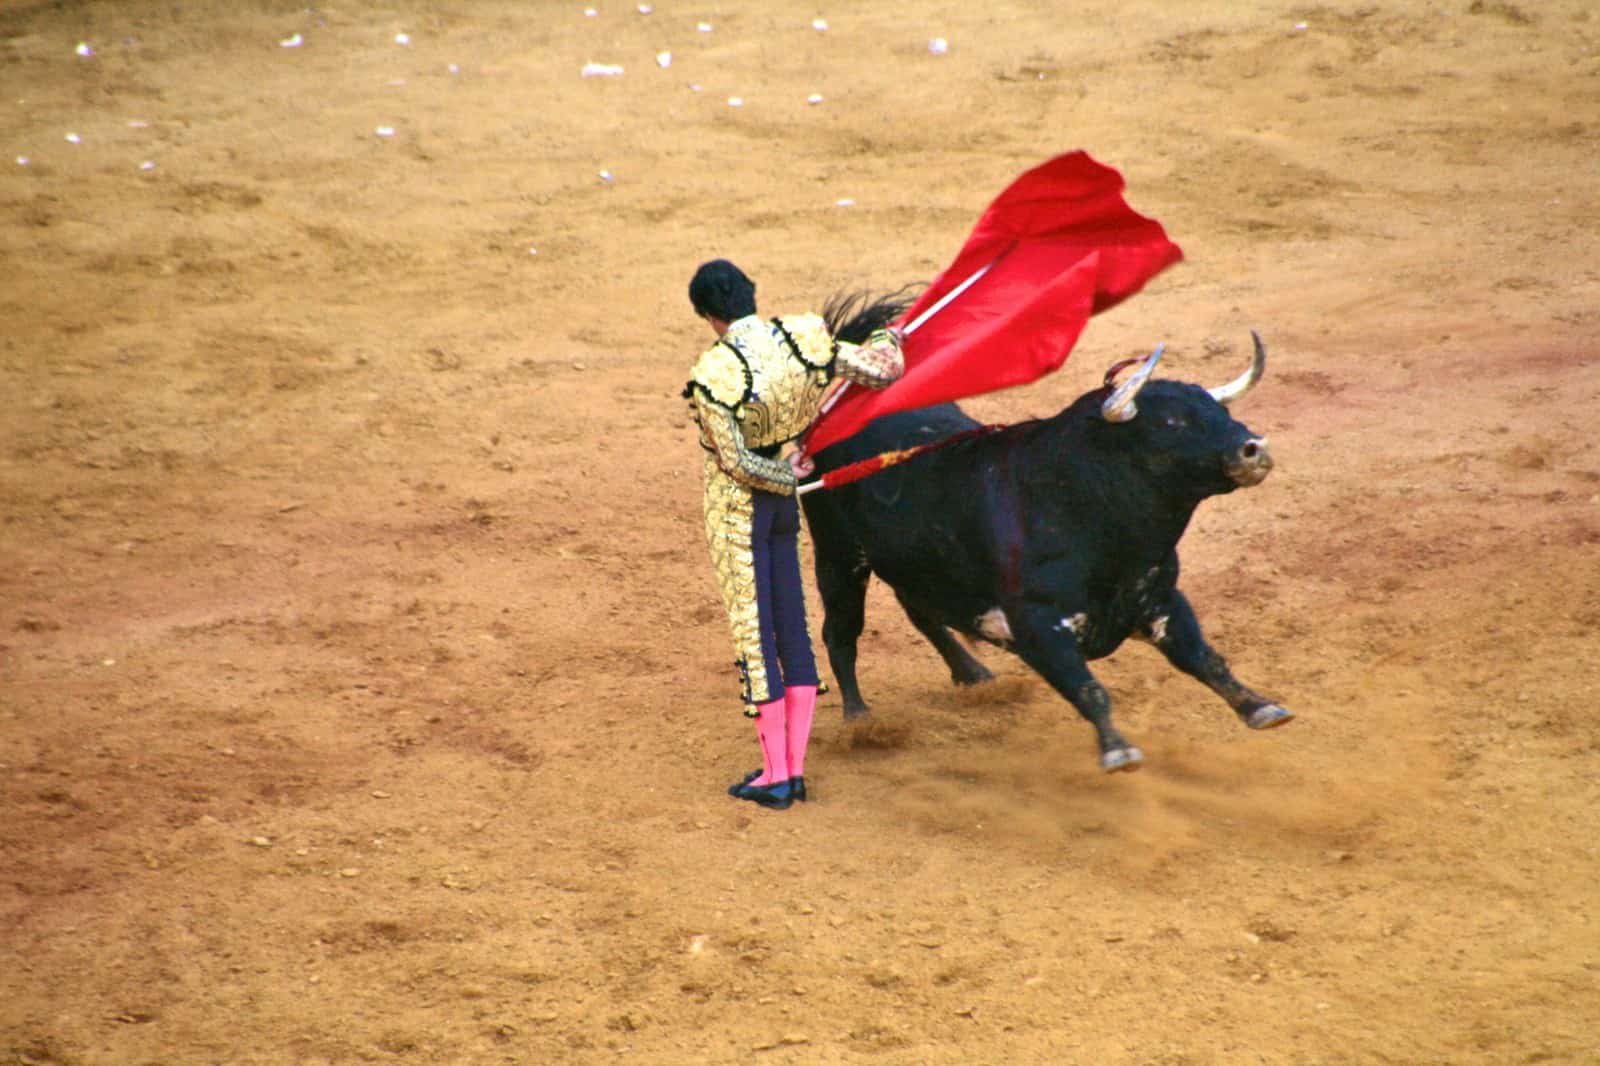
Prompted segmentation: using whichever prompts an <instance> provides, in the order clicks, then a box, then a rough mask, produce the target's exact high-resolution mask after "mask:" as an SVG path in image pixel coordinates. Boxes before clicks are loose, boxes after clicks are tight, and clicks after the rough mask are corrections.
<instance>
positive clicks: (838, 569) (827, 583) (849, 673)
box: [816, 546, 872, 720]
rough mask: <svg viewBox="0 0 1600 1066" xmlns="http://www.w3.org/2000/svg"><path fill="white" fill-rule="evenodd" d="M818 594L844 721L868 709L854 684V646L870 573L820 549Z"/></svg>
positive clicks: (824, 639) (864, 611)
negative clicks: (841, 701) (820, 599)
mask: <svg viewBox="0 0 1600 1066" xmlns="http://www.w3.org/2000/svg"><path fill="white" fill-rule="evenodd" d="M816 571H817V592H818V593H819V594H820V595H821V597H822V644H823V646H824V647H826V648H827V649H828V666H829V667H830V668H832V670H833V677H834V680H836V681H837V682H839V696H840V698H841V699H842V700H843V701H844V716H845V718H846V720H848V719H851V718H857V717H860V716H861V715H863V714H866V713H867V711H869V710H871V708H870V707H868V706H867V702H866V700H864V699H862V698H861V688H860V686H859V685H858V684H857V683H856V644H857V642H858V641H859V640H860V639H861V630H862V629H863V628H864V627H865V625H866V616H867V580H868V578H870V577H871V576H872V571H871V570H869V569H868V568H867V566H866V565H865V563H863V562H861V561H860V560H859V559H849V560H846V559H841V558H839V557H838V555H837V554H835V553H826V552H824V551H823V550H822V549H821V547H820V546H819V548H818V551H817V556H816Z"/></svg>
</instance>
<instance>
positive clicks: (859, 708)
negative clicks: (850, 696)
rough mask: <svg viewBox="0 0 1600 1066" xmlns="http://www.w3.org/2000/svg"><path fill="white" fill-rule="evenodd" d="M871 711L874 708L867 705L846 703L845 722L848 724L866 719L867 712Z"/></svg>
mask: <svg viewBox="0 0 1600 1066" xmlns="http://www.w3.org/2000/svg"><path fill="white" fill-rule="evenodd" d="M870 710H872V708H871V707H868V706H867V705H866V704H865V703H855V704H851V703H846V704H845V705H844V720H845V721H847V722H854V721H856V720H858V719H861V718H865V717H866V716H867V712H868V711H870Z"/></svg>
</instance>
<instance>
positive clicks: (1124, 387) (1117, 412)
mask: <svg viewBox="0 0 1600 1066" xmlns="http://www.w3.org/2000/svg"><path fill="white" fill-rule="evenodd" d="M1166 350H1167V346H1166V344H1165V343H1162V344H1158V345H1156V350H1155V351H1153V352H1151V353H1150V357H1149V358H1148V359H1146V360H1144V362H1142V363H1140V364H1139V369H1137V370H1135V371H1134V372H1133V376H1132V377H1130V378H1129V379H1128V380H1127V381H1124V382H1123V383H1122V384H1121V385H1119V386H1117V390H1116V391H1115V392H1113V393H1112V394H1111V395H1110V396H1107V397H1106V399H1105V402H1104V403H1102V404H1101V405H1100V417H1102V418H1104V419H1105V420H1106V421H1107V422H1127V421H1128V420H1130V419H1131V418H1133V416H1134V415H1136V414H1138V413H1139V408H1138V406H1137V405H1136V404H1135V403H1134V402H1133V401H1134V397H1136V396H1138V395H1139V390H1140V389H1142V388H1144V383H1145V382H1147V381H1149V380H1150V375H1151V374H1152V373H1154V372H1155V369H1156V364H1157V363H1159V362H1160V361H1161V353H1162V352H1164V351H1166ZM1118 369H1119V367H1112V368H1111V373H1108V374H1107V375H1106V377H1107V378H1110V377H1111V376H1112V374H1115V373H1116V371H1117V370H1118ZM1107 384H1110V382H1109V381H1108V382H1107Z"/></svg>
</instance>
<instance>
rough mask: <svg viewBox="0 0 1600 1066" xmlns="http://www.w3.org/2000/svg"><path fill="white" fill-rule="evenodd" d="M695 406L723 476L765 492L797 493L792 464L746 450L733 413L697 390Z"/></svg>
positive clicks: (786, 494)
mask: <svg viewBox="0 0 1600 1066" xmlns="http://www.w3.org/2000/svg"><path fill="white" fill-rule="evenodd" d="M694 405H695V417H696V418H697V419H699V421H700V428H701V430H702V431H703V438H704V439H705V440H706V441H707V442H708V443H709V444H710V445H711V450H712V451H713V452H714V453H715V455H716V457H717V466H718V467H719V468H720V469H721V470H722V472H723V473H725V474H727V475H728V476H729V477H731V478H733V479H734V480H735V481H737V482H739V483H740V484H741V485H745V486H747V487H749V488H752V489H759V490H761V491H762V492H775V493H778V494H779V495H781V496H790V495H793V494H794V487H795V476H794V471H793V470H791V469H790V468H789V464H788V463H787V462H785V461H784V460H782V459H768V458H767V457H766V456H763V455H757V454H756V453H755V452H753V451H751V450H750V449H749V448H747V447H746V446H745V442H744V433H743V432H742V431H741V430H740V429H739V420H738V419H737V418H735V417H734V414H733V412H732V411H730V410H728V409H727V408H726V407H723V406H722V405H721V404H719V403H716V402H714V401H713V400H711V399H709V398H708V397H707V396H706V395H705V393H704V392H702V391H701V390H699V389H696V390H694Z"/></svg>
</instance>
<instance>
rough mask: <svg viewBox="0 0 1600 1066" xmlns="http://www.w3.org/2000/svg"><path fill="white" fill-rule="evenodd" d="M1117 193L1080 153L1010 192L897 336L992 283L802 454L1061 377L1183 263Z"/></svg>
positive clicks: (1157, 227)
mask: <svg viewBox="0 0 1600 1066" xmlns="http://www.w3.org/2000/svg"><path fill="white" fill-rule="evenodd" d="M1122 189H1123V180H1122V175H1121V174H1119V173H1117V171H1115V170H1113V169H1112V168H1111V167H1108V166H1105V165H1104V164H1102V163H1098V162H1096V161H1095V160H1093V159H1091V158H1090V157H1089V155H1088V154H1087V153H1085V152H1081V151H1079V152H1069V153H1067V154H1065V155H1060V156H1057V157H1056V158H1054V159H1051V160H1049V161H1048V162H1046V163H1043V164H1041V165H1040V166H1037V167H1035V168H1033V169H1032V170H1030V171H1028V172H1027V173H1025V174H1023V175H1022V176H1021V177H1019V178H1017V180H1016V181H1014V182H1012V183H1011V185H1010V186H1009V187H1008V188H1007V189H1006V190H1005V191H1004V192H1002V193H1001V194H1000V195H999V196H998V197H997V198H996V199H995V201H994V202H993V203H992V204H990V205H989V207H988V209H987V210H986V211H985V212H984V213H983V215H982V217H980V218H979V220H978V223H977V225H976V226H975V227H974V228H973V230H972V234H971V235H970V236H969V237H968V238H967V242H966V244H965V245H963V246H962V248H961V251H960V253H958V254H957V256H956V258H955V260H954V261H953V262H952V263H951V264H950V266H948V267H946V268H945V270H944V272H943V273H941V274H940V275H939V277H938V278H936V279H934V282H933V284H932V285H930V286H929V287H928V289H927V291H925V292H924V293H923V294H922V295H921V297H919V298H918V300H917V302H916V303H915V304H914V305H912V307H911V308H910V309H909V310H908V311H907V312H906V313H905V315H904V316H902V317H901V319H900V320H899V322H898V323H897V325H900V326H902V327H904V326H906V325H909V324H910V323H913V322H915V321H916V320H917V317H918V316H919V315H921V314H922V313H923V311H925V310H927V309H928V308H930V307H932V306H934V305H935V304H936V303H938V302H939V300H940V299H941V298H942V297H944V296H945V295H946V294H947V293H949V292H951V291H952V290H954V289H956V288H957V287H958V286H959V285H961V283H962V282H964V281H966V280H967V279H968V278H970V277H972V275H973V274H974V273H976V272H977V271H980V270H983V269H984V268H985V267H986V266H987V267H988V272H987V273H985V274H984V275H983V276H982V277H981V278H979V279H978V280H977V281H976V282H975V283H973V285H972V286H971V287H970V288H968V289H967V290H966V291H964V292H962V293H961V294H960V295H958V296H956V297H955V298H954V299H953V300H952V301H951V302H950V303H949V304H948V305H946V306H945V307H944V308H943V309H941V310H939V311H938V312H937V313H936V314H934V315H933V316H932V317H931V318H929V319H928V320H927V321H926V322H924V323H923V324H921V325H920V326H919V327H918V328H917V329H916V331H915V332H914V333H912V334H911V335H910V336H908V337H907V338H906V341H905V359H906V372H905V375H904V376H903V377H901V379H900V380H899V381H897V382H895V383H894V384H893V385H890V386H889V387H888V388H885V389H882V390H879V391H872V390H869V389H859V388H852V389H850V390H848V391H847V392H845V393H844V394H843V396H842V397H841V398H840V399H839V401H838V402H837V403H836V404H834V406H833V407H832V408H831V409H830V410H829V411H828V412H827V413H825V414H824V415H822V417H821V418H819V419H818V420H817V422H816V423H815V424H814V425H813V426H812V428H811V430H810V432H809V433H808V434H807V436H806V440H805V450H806V451H807V452H810V453H813V454H815V453H816V452H818V451H821V450H822V449H823V448H825V447H827V446H828V445H829V444H832V443H834V442H836V441H840V440H843V439H844V438H845V437H848V436H850V435H851V434H852V433H855V432H856V431H857V430H859V429H861V427H863V426H865V425H866V424H867V423H868V422H870V421H872V420H873V419H874V418H878V417H880V416H882V415H886V414H890V413H892V412H894V411H904V410H909V409H911V408H915V407H926V406H928V405H930V404H936V403H944V402H947V401H950V400H959V399H963V398H965V397H968V396H977V395H980V394H982V393H985V392H992V391H994V390H995V389H1003V388H1010V387H1011V386H1014V385H1025V384H1027V383H1029V382H1031V381H1035V380H1037V379H1038V378H1040V377H1043V376H1044V375H1045V374H1048V373H1050V372H1051V371H1052V370H1055V369H1057V368H1058V367H1060V366H1061V364H1062V363H1063V362H1064V361H1065V360H1066V358H1067V354H1068V353H1069V352H1070V351H1071V350H1072V346H1073V345H1074V344H1075V343H1077V340H1078V337H1079V336H1080V335H1081V334H1082V333H1083V329H1084V326H1085V325H1087V324H1088V321H1089V318H1090V316H1092V315H1094V314H1097V313H1098V312H1100V311H1104V310H1106V309H1107V308H1109V307H1114V306H1116V305H1117V304H1118V303H1120V302H1121V301H1123V300H1124V299H1126V298H1127V297H1129V296H1131V295H1133V294H1134V293H1136V292H1138V291H1139V289H1141V288H1142V287H1143V286H1144V284H1145V283H1146V282H1147V281H1149V280H1150V279H1151V278H1152V277H1154V276H1155V275H1156V274H1158V273H1160V272H1161V271H1162V270H1164V269H1166V268H1167V267H1168V266H1171V265H1172V264H1173V263H1176V262H1177V261H1178V260H1180V259H1182V258H1183V252H1182V250H1181V249H1180V248H1179V247H1178V246H1177V245H1176V244H1174V243H1173V242H1172V241H1170V240H1169V239H1168V238H1167V234H1166V231H1165V230H1163V229H1162V228H1161V224H1160V223H1159V222H1156V221H1155V220H1154V219H1151V218H1147V217H1146V216H1144V215H1141V214H1139V213H1138V212H1136V211H1134V210H1133V209H1132V208H1131V207H1129V206H1128V204H1127V201H1125V200H1124V199H1123V197H1122Z"/></svg>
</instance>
